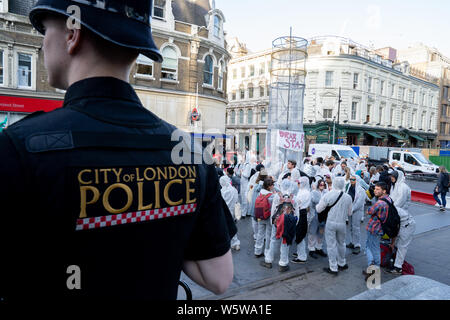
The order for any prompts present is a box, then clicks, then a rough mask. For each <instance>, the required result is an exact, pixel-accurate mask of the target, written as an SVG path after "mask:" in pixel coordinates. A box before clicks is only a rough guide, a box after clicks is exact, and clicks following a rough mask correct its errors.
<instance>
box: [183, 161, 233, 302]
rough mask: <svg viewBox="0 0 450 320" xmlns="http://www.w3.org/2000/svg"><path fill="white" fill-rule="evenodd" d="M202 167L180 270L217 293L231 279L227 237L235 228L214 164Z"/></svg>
mask: <svg viewBox="0 0 450 320" xmlns="http://www.w3.org/2000/svg"><path fill="white" fill-rule="evenodd" d="M203 169H204V170H205V171H206V172H205V173H206V177H205V178H206V179H205V181H206V186H205V195H204V202H203V203H202V204H201V207H200V208H199V212H198V218H197V221H196V225H195V228H194V230H193V232H192V235H191V236H190V239H189V242H188V243H187V246H186V250H185V255H184V262H183V270H184V272H185V273H186V274H187V275H188V276H189V277H190V278H191V279H192V280H194V281H195V282H197V283H198V284H199V285H201V286H203V287H205V288H206V289H208V290H211V291H212V292H214V293H216V294H220V293H223V292H224V291H225V290H226V289H227V288H228V286H229V285H230V283H231V281H232V279H233V261H232V257H231V251H230V248H231V244H230V239H231V238H232V237H233V236H234V235H235V234H236V232H237V230H236V226H235V225H234V222H233V221H232V219H231V221H230V218H231V217H230V216H229V215H230V213H229V210H228V208H227V205H226V203H225V201H224V200H223V198H222V195H221V193H220V188H219V181H218V177H217V174H216V172H215V169H214V167H213V166H204V167H203ZM230 222H231V223H232V225H230ZM233 229H234V230H233Z"/></svg>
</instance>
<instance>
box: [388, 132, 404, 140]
mask: <svg viewBox="0 0 450 320" xmlns="http://www.w3.org/2000/svg"><path fill="white" fill-rule="evenodd" d="M389 135H391V136H393V137H394V138H395V139H398V140H405V138H403V137H402V136H401V135H399V134H396V133H389Z"/></svg>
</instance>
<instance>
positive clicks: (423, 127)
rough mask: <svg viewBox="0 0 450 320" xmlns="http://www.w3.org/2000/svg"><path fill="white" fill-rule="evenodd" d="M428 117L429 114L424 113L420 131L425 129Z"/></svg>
mask: <svg viewBox="0 0 450 320" xmlns="http://www.w3.org/2000/svg"><path fill="white" fill-rule="evenodd" d="M426 116H427V113H426V112H424V113H422V121H421V122H420V129H425V118H426Z"/></svg>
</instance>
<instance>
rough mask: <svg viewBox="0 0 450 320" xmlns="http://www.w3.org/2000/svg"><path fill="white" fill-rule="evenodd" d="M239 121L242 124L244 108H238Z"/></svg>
mask: <svg viewBox="0 0 450 320" xmlns="http://www.w3.org/2000/svg"><path fill="white" fill-rule="evenodd" d="M239 123H240V124H244V110H242V109H241V110H239Z"/></svg>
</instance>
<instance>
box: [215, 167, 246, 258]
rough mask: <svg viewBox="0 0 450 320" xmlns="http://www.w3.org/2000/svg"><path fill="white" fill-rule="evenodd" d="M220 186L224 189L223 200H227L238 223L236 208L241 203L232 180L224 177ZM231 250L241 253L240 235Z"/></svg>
mask: <svg viewBox="0 0 450 320" xmlns="http://www.w3.org/2000/svg"><path fill="white" fill-rule="evenodd" d="M219 183H220V186H221V187H222V188H221V189H220V193H221V194H222V198H223V200H225V203H226V204H227V206H228V209H230V212H231V215H232V216H233V219H234V221H236V215H235V210H234V209H235V207H236V203H237V202H238V201H239V195H238V192H237V190H236V188H234V187H233V186H232V185H231V180H230V178H229V177H227V176H222V177H220V179H219ZM231 249H234V250H236V251H239V250H240V249H241V242H240V241H239V238H238V235H237V233H236V235H235V236H234V237H233V238H232V239H231Z"/></svg>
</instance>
